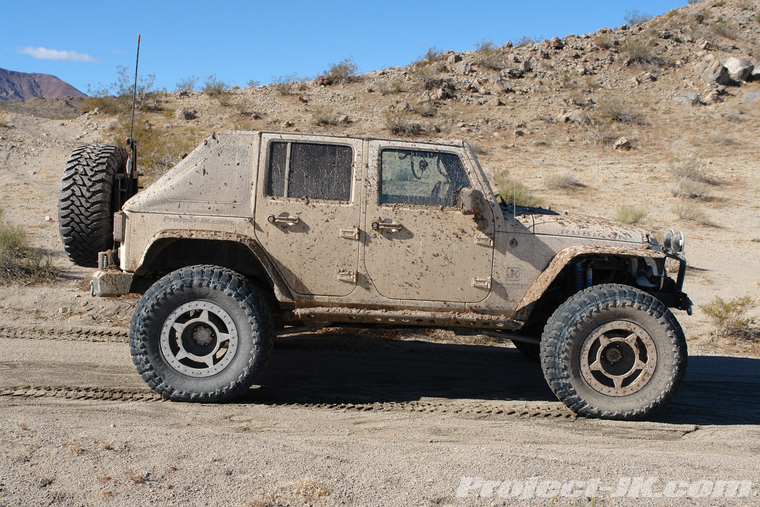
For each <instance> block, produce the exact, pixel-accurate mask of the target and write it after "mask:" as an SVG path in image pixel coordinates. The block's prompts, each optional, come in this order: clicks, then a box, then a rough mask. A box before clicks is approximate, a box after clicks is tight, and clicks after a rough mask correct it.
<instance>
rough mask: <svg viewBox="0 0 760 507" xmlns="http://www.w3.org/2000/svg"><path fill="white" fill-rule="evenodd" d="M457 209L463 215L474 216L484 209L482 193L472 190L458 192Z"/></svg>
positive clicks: (466, 189)
mask: <svg viewBox="0 0 760 507" xmlns="http://www.w3.org/2000/svg"><path fill="white" fill-rule="evenodd" d="M458 201H459V209H460V211H461V212H462V214H463V215H476V214H478V213H480V212H481V211H483V210H484V209H485V207H486V203H485V198H484V197H483V192H481V191H480V190H475V189H472V188H463V189H462V190H460V191H459V199H458Z"/></svg>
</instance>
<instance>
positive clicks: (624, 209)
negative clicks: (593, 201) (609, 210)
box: [615, 204, 649, 225]
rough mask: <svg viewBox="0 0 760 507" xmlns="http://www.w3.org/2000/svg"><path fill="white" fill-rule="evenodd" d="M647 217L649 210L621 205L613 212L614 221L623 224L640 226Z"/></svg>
mask: <svg viewBox="0 0 760 507" xmlns="http://www.w3.org/2000/svg"><path fill="white" fill-rule="evenodd" d="M647 216H649V210H648V209H646V208H643V207H641V206H630V205H626V204H624V205H622V206H619V207H618V209H617V210H615V220H617V221H618V222H620V223H623V224H629V225H640V224H642V223H644V220H645V219H646V217H647Z"/></svg>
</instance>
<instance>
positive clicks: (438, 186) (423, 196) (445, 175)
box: [380, 148, 470, 207]
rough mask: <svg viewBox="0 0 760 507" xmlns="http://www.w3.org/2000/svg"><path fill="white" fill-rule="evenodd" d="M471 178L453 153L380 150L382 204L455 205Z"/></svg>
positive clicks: (393, 149)
mask: <svg viewBox="0 0 760 507" xmlns="http://www.w3.org/2000/svg"><path fill="white" fill-rule="evenodd" d="M469 186H470V182H469V181H468V179H467V175H466V173H465V171H464V167H463V166H462V161H461V160H460V159H459V157H458V156H457V155H455V154H453V153H440V152H434V151H420V150H403V149H396V148H386V149H384V150H383V151H382V152H381V153H380V204H411V205H421V206H436V207H441V206H443V207H453V206H454V205H455V203H456V198H457V196H458V195H459V191H460V190H462V189H463V188H466V187H469Z"/></svg>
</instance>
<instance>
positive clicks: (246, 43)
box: [0, 0, 687, 92]
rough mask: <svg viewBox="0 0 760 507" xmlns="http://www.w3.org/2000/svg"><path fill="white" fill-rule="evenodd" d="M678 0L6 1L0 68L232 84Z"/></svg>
mask: <svg viewBox="0 0 760 507" xmlns="http://www.w3.org/2000/svg"><path fill="white" fill-rule="evenodd" d="M686 3H687V1H686V0H676V1H674V0H628V1H626V2H616V1H609V0H606V1H567V0H564V1H556V0H551V1H550V0H544V1H541V0H533V1H527V2H526V1H519V2H513V1H491V0H481V1H475V2H464V1H457V2H455V1H450V0H438V1H415V0H406V1H400V0H390V1H377V0H375V1H372V2H362V1H342V0H336V1H331V0H322V1H288V0H283V1H279V2H274V1H268V2H260V1H249V2H243V1H235V0H227V1H224V2H214V1H209V0H206V1H203V2H200V1H195V0H185V1H182V2H163V1H161V0H154V1H151V2H147V1H140V0H137V1H129V0H127V1H123V2H113V1H109V0H100V1H78V2H63V1H44V0H43V1H37V2H31V1H30V2H9V3H8V4H9V5H6V6H5V7H4V8H3V16H2V18H0V68H4V69H8V70H15V71H20V72H39V73H43V74H53V75H55V76H57V77H59V78H60V79H63V80H64V81H66V82H68V83H69V84H71V85H73V86H74V87H76V88H78V89H80V90H81V91H83V92H86V91H87V85H88V84H91V85H92V86H93V88H95V87H97V85H98V83H102V84H110V83H112V82H114V81H116V78H117V71H116V67H117V65H122V66H125V67H129V68H130V69H131V71H132V72H134V65H135V50H136V43H137V34H138V33H139V34H141V35H142V45H141V48H140V69H139V70H140V75H142V76H144V75H146V74H155V76H156V85H157V86H159V87H165V88H166V89H167V90H169V91H172V90H174V89H175V87H176V84H177V83H178V82H179V81H180V80H183V79H185V78H187V77H189V76H192V75H195V76H197V77H198V78H200V81H199V84H200V83H202V82H203V81H204V78H205V77H206V76H209V75H212V74H215V75H216V77H217V79H219V80H221V81H225V82H228V83H230V84H231V85H232V84H237V85H240V86H246V84H247V83H248V82H249V81H250V80H255V81H259V82H260V83H261V84H267V83H269V82H270V81H271V80H272V77H277V76H285V75H291V74H294V73H296V74H298V76H299V77H314V76H316V75H317V74H319V73H320V72H322V71H323V70H325V69H326V68H327V67H328V66H329V64H331V63H336V62H339V61H341V60H343V59H344V58H349V57H352V58H353V61H354V63H356V64H357V65H358V66H359V70H360V72H369V71H370V70H374V69H382V68H383V67H388V66H396V65H406V64H408V63H411V62H412V61H414V60H415V59H417V58H419V57H420V56H421V55H423V54H424V53H425V52H426V51H427V49H428V47H431V46H434V47H436V48H438V49H452V50H455V51H466V50H471V49H474V47H475V44H477V43H478V42H480V41H482V40H483V39H491V40H493V42H494V43H496V44H497V45H501V44H503V43H504V42H507V41H509V40H514V39H518V38H520V37H523V36H529V37H539V36H542V37H545V38H551V37H553V36H555V35H556V36H560V37H562V36H564V35H567V34H570V33H579V34H580V33H586V32H593V31H596V29H598V28H601V27H605V26H609V27H612V26H618V25H620V24H622V23H623V22H624V21H623V20H624V19H625V16H626V13H627V12H632V11H634V10H636V11H639V12H641V13H648V14H651V15H660V14H663V13H665V12H666V11H668V10H670V9H674V8H677V7H682V6H684V5H686Z"/></svg>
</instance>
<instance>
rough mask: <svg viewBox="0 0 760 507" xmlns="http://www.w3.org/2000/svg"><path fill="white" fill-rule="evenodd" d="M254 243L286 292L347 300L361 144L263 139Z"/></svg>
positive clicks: (355, 244) (354, 256)
mask: <svg viewBox="0 0 760 507" xmlns="http://www.w3.org/2000/svg"><path fill="white" fill-rule="evenodd" d="M259 156H260V160H259V182H260V183H259V185H258V189H257V192H258V194H257V198H256V209H255V222H256V237H257V238H258V240H259V242H260V243H261V244H262V245H263V246H264V248H265V249H266V251H267V253H268V254H269V255H270V256H271V257H272V259H273V260H274V262H275V264H276V266H277V268H278V269H279V271H280V273H281V274H282V276H283V278H284V279H285V281H286V283H287V284H288V285H289V286H290V288H291V289H292V290H293V291H294V292H296V293H298V294H303V295H324V296H346V295H348V294H350V293H351V292H352V291H353V290H354V288H355V286H356V277H357V274H356V272H357V268H358V262H359V261H358V259H359V218H360V211H361V198H362V196H361V192H360V191H359V190H360V188H361V174H362V171H361V161H362V141H361V140H355V139H340V140H337V141H336V140H334V139H332V138H320V137H317V136H315V137H312V138H306V137H304V136H288V135H286V134H262V145H261V149H260V150H259Z"/></svg>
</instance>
